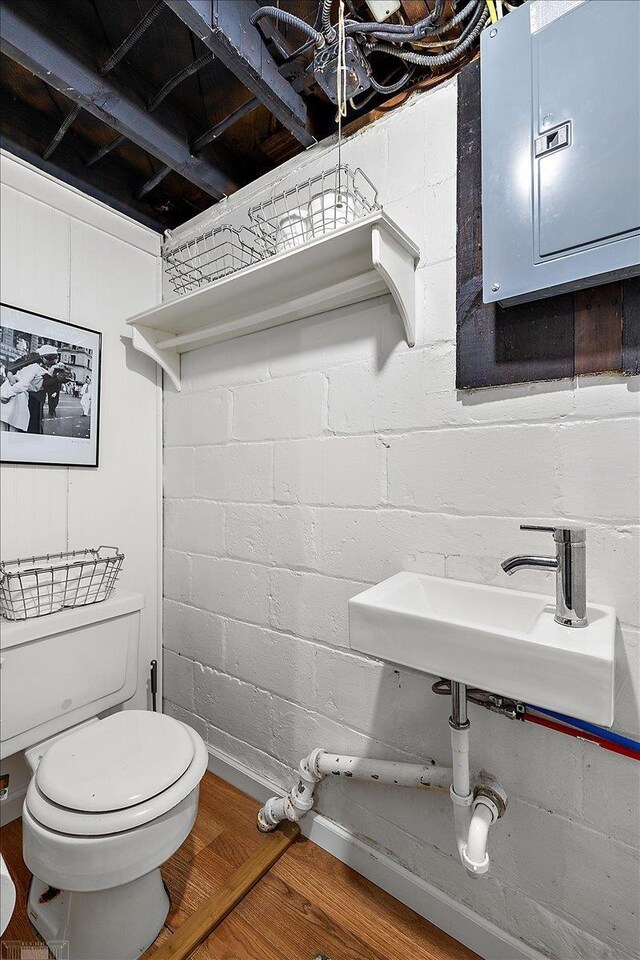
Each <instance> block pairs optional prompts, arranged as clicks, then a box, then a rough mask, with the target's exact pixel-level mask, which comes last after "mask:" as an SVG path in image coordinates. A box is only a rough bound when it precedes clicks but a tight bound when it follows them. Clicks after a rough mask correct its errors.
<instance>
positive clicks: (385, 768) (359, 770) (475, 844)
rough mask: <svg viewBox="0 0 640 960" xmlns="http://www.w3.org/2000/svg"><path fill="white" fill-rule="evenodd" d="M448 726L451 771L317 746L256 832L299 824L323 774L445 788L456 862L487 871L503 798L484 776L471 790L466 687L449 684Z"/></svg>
mask: <svg viewBox="0 0 640 960" xmlns="http://www.w3.org/2000/svg"><path fill="white" fill-rule="evenodd" d="M449 724H450V726H451V750H452V755H453V767H448V766H440V765H438V764H436V762H435V760H431V761H429V762H428V763H427V764H419V763H400V762H396V761H392V760H370V759H368V758H364V757H349V756H344V755H340V754H335V753H329V751H327V750H322V749H320V748H316V749H315V750H312V751H311V753H310V754H309V756H308V757H305V758H304V760H302V761H301V762H300V765H299V767H298V782H297V784H296V785H295V787H294V788H293V789H292V790H291V791H290V792H289V793H288V794H287V795H286V796H285V797H271V799H270V800H267V802H266V803H265V805H264V807H262V808H261V810H260V811H259V812H258V829H259V830H261V831H262V832H263V833H270V832H271V831H272V830H275V828H276V827H277V825H278V824H279V823H280V822H281V821H282V820H291V821H292V822H296V821H298V820H301V819H302V817H303V816H304V815H305V813H308V811H309V810H311V808H312V807H313V802H314V791H315V788H316V784H317V783H319V782H320V780H322V779H323V778H324V777H326V776H328V775H331V776H342V777H352V778H353V779H354V780H370V781H375V782H377V783H388V784H395V785H397V786H402V787H421V788H422V789H440V790H446V789H448V790H449V791H450V794H451V799H452V801H453V805H454V806H453V814H454V824H455V831H456V841H457V844H458V853H459V855H460V859H461V861H462V863H463V864H464V866H465V867H466V869H467V870H468V871H469V873H470V874H471V875H472V876H478V875H480V874H482V873H486V872H487V870H488V869H489V855H488V853H487V839H488V833H489V827H490V826H491V824H492V823H494V822H495V821H496V820H497V819H498V818H499V817H501V816H502V815H503V813H504V811H505V809H506V805H507V798H506V794H505V793H504V790H503V789H502V787H500V786H499V784H498V783H496V782H495V781H494V780H492V779H491V778H490V777H488V776H485V777H482V776H481V777H480V778H478V779H477V781H476V783H475V786H474V789H473V790H472V789H471V780H470V775H469V720H468V718H467V688H466V685H465V684H464V683H456V682H452V684H451V719H450V720H449Z"/></svg>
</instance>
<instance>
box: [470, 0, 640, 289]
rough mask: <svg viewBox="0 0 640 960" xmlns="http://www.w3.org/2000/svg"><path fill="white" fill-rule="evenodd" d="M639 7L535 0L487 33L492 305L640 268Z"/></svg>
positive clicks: (485, 146) (487, 231) (619, 1)
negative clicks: (496, 302)
mask: <svg viewBox="0 0 640 960" xmlns="http://www.w3.org/2000/svg"><path fill="white" fill-rule="evenodd" d="M639 39H640V3H637V2H635V0H632V2H629V0H530V2H529V3H527V4H525V5H524V6H523V7H520V8H518V9H517V10H516V11H514V12H513V13H510V14H509V15H508V16H507V17H504V18H503V19H502V20H500V21H499V22H498V23H497V24H495V25H494V26H492V27H490V28H489V29H487V30H485V31H484V33H483V37H482V64H481V69H482V216H483V293H484V300H485V302H492V301H500V302H501V303H507V304H508V303H518V302H523V301H526V300H532V299H538V298H540V297H545V296H550V295H552V294H556V293H560V292H563V291H566V290H572V289H579V288H580V287H585V286H594V285H596V284H598V283H604V282H607V281H609V280H612V279H616V278H621V277H628V276H632V275H634V274H636V273H640V56H639V55H638V41H639Z"/></svg>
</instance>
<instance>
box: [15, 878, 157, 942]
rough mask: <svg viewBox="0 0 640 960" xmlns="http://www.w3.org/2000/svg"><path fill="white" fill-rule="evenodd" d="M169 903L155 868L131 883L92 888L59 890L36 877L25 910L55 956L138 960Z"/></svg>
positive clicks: (153, 937)
mask: <svg viewBox="0 0 640 960" xmlns="http://www.w3.org/2000/svg"><path fill="white" fill-rule="evenodd" d="M170 905H171V901H170V900H169V895H168V894H167V891H166V889H165V886H164V883H163V882H162V876H161V874H160V869H159V868H157V869H155V870H151V871H150V872H149V873H147V874H145V875H144V876H143V877H139V878H138V879H137V880H132V881H131V882H130V883H124V884H122V885H121V886H118V887H111V888H109V889H108V890H95V891H89V892H76V891H73V890H59V891H57V892H56V891H55V890H54V888H53V887H50V886H49V885H48V884H46V883H43V882H42V880H38V878H37V877H33V878H32V880H31V885H30V887H29V898H28V901H27V913H28V915H29V919H30V921H31V923H32V924H33V925H34V927H35V928H36V930H37V931H38V933H39V934H40V936H41V937H42V939H43V940H45V941H46V942H47V943H51V944H52V946H53V948H54V949H53V953H54V956H60V957H64V958H65V960H136V958H137V957H139V956H140V955H141V954H142V953H144V951H145V950H146V949H147V948H148V947H150V946H151V944H152V943H153V941H154V940H155V939H156V937H157V936H158V934H159V933H160V930H161V929H162V926H163V924H164V921H165V920H166V918H167V914H168V912H169V907H170ZM65 943H66V944H68V946H63V944H65Z"/></svg>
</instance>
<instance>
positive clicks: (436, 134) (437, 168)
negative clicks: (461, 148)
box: [412, 78, 458, 229]
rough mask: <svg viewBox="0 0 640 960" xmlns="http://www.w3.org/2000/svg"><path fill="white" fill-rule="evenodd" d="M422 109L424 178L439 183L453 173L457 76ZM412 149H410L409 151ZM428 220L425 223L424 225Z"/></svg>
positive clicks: (438, 89)
mask: <svg viewBox="0 0 640 960" xmlns="http://www.w3.org/2000/svg"><path fill="white" fill-rule="evenodd" d="M425 99H426V102H425V104H424V108H423V110H422V113H423V117H424V121H423V122H424V127H425V155H424V172H423V178H424V182H425V183H427V184H436V183H441V182H442V181H443V180H446V179H448V178H449V177H455V175H456V164H457V153H458V150H457V145H458V124H457V115H456V114H457V105H458V85H457V78H454V79H453V81H452V82H451V83H447V84H444V85H443V86H441V87H438V88H437V89H436V90H435V91H434V93H433V95H432V96H429V97H427V98H425ZM412 152H413V151H412ZM430 226H432V224H430V223H427V229H429V228H430Z"/></svg>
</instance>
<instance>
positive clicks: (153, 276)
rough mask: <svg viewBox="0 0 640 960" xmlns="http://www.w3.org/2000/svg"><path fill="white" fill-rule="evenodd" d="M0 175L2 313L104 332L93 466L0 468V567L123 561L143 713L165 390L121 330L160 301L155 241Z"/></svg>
mask: <svg viewBox="0 0 640 960" xmlns="http://www.w3.org/2000/svg"><path fill="white" fill-rule="evenodd" d="M0 170H1V174H2V178H1V179H2V186H1V190H2V203H1V211H2V221H1V239H2V244H1V254H2V256H1V264H2V280H1V282H2V300H3V302H4V303H8V304H10V305H11V306H15V307H22V308H24V309H25V310H31V311H34V312H36V313H38V312H39V313H43V314H45V315H46V316H49V317H53V318H55V319H56V320H63V321H68V322H70V323H75V324H78V325H80V326H86V327H91V328H93V329H95V330H100V331H101V332H102V376H101V384H102V396H101V413H100V465H99V467H98V468H97V469H95V468H78V467H75V468H74V467H71V468H66V467H62V466H55V467H49V466H26V465H13V464H2V468H1V478H2V540H1V551H2V557H3V558H5V559H13V558H14V557H19V556H31V555H33V554H41V553H46V552H52V553H53V552H59V551H63V550H67V549H70V550H71V549H74V548H81V547H85V546H98V545H100V544H103V543H105V544H113V545H116V546H119V547H120V548H121V549H122V550H123V551H124V554H125V562H124V566H123V570H122V576H121V578H120V581H119V582H120V584H121V586H122V587H124V588H125V589H128V590H136V591H139V592H140V593H143V594H144V596H145V600H146V607H145V609H144V611H143V614H142V620H141V643H140V679H139V688H138V693H137V694H136V697H135V699H134V700H133V701H132V702H131V703H130V706H139V707H146V706H147V700H148V696H147V684H146V682H147V676H148V664H149V660H151V659H152V658H153V657H155V656H157V650H158V635H159V630H160V621H159V612H160V594H161V583H160V580H161V574H160V544H161V511H160V509H159V500H160V491H161V463H162V454H161V443H162V440H161V426H162V424H161V409H162V389H161V379H160V377H159V374H158V371H157V369H156V366H155V364H154V363H152V361H150V360H149V359H148V358H147V357H144V356H143V355H142V354H140V353H138V352H137V351H135V350H133V348H132V347H131V345H130V340H129V339H127V338H126V335H127V334H128V329H127V327H126V324H125V320H126V318H127V317H128V316H130V315H131V314H132V313H136V312H137V311H139V310H144V309H146V308H148V307H150V306H152V305H153V304H154V303H157V301H158V297H159V275H160V271H159V253H160V240H161V236H160V234H158V233H155V232H154V231H152V230H149V229H148V228H146V227H143V226H141V225H140V224H138V223H135V222H134V221H133V220H131V219H129V218H128V217H124V216H122V215H121V214H119V213H117V212H116V211H114V210H112V209H110V208H109V207H106V206H105V205H104V204H101V203H99V202H97V201H95V200H93V199H91V198H90V197H88V196H85V195H84V194H82V193H81V192H80V191H78V190H75V189H73V188H71V187H68V186H66V185H65V184H63V183H61V182H59V181H58V180H55V179H53V178H52V177H49V176H47V175H46V174H43V173H42V172H40V171H39V170H36V169H35V168H34V167H32V166H30V165H29V164H27V163H24V162H23V161H21V160H19V159H17V158H15V157H13V156H11V155H10V154H8V153H6V152H4V151H3V152H2V153H1V154H0Z"/></svg>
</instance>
